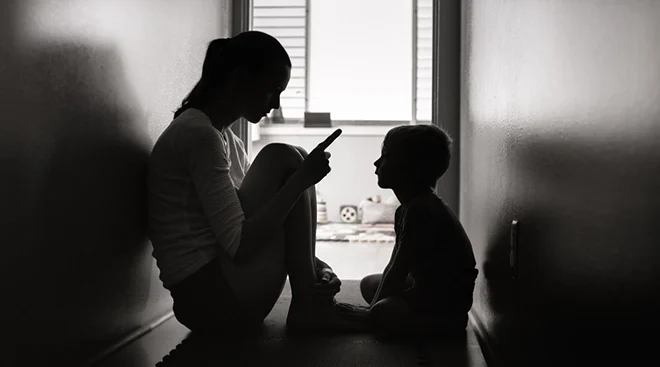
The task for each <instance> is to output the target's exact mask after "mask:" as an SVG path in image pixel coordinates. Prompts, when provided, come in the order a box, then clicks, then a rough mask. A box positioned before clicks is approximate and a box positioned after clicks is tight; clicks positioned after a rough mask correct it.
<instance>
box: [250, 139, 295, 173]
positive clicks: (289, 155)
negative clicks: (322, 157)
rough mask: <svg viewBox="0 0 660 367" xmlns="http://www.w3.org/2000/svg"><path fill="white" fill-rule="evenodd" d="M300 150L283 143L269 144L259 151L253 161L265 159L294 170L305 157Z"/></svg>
mask: <svg viewBox="0 0 660 367" xmlns="http://www.w3.org/2000/svg"><path fill="white" fill-rule="evenodd" d="M300 149H302V148H299V147H295V146H293V145H289V144H285V143H270V144H268V145H266V146H265V147H263V148H262V149H261V151H259V154H257V157H256V158H255V161H256V160H257V159H259V160H261V159H267V160H268V161H270V162H273V163H276V164H279V165H282V166H286V167H290V168H296V167H298V166H299V165H300V164H301V163H302V161H303V160H304V156H305V155H303V152H304V150H303V151H302V152H301V151H300ZM305 154H306V153H305Z"/></svg>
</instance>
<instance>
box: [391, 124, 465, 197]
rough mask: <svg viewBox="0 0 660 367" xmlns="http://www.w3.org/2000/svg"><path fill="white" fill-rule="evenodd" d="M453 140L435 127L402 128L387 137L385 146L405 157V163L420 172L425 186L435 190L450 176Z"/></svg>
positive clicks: (413, 126) (425, 125) (402, 126)
mask: <svg viewBox="0 0 660 367" xmlns="http://www.w3.org/2000/svg"><path fill="white" fill-rule="evenodd" d="M451 143H452V139H451V137H450V136H449V134H447V132H446V131H444V130H443V129H441V128H440V127H438V126H436V125H430V124H420V125H401V126H397V127H395V128H393V129H391V130H390V131H388V132H387V135H385V139H384V141H383V145H384V146H385V147H388V148H394V149H396V150H397V152H402V153H403V154H404V159H405V160H406V161H407V162H408V164H410V166H411V167H413V169H415V170H416V171H417V172H419V174H420V176H419V179H420V180H421V181H422V182H421V183H422V184H424V185H428V186H429V187H435V185H436V183H437V182H438V180H439V179H440V177H442V175H444V174H445V172H447V169H448V168H449V162H450V160H451Z"/></svg>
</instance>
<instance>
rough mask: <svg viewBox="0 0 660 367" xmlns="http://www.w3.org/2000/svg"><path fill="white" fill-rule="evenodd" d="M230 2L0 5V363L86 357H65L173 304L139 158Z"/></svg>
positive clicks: (216, 33)
mask: <svg viewBox="0 0 660 367" xmlns="http://www.w3.org/2000/svg"><path fill="white" fill-rule="evenodd" d="M228 5H229V2H228V1H226V0H224V1H215V0H194V1H192V0H168V1H161V0H29V1H28V0H23V1H15V0H14V1H2V2H0V46H1V47H0V48H1V49H2V50H6V52H3V53H2V54H1V55H0V65H2V67H0V85H2V86H3V88H0V100H2V102H3V114H2V117H1V118H0V172H2V173H3V175H2V176H3V177H2V184H1V185H0V203H2V208H3V210H0V246H1V249H2V256H0V278H2V279H3V285H2V292H1V293H2V296H3V302H1V303H0V324H2V325H3V331H4V332H5V334H6V335H11V337H10V339H11V340H7V341H8V342H9V343H3V345H2V351H3V352H2V353H0V365H2V366H8V365H12V364H11V362H9V363H7V361H6V360H5V359H6V358H9V359H11V358H12V355H11V354H13V353H15V354H16V357H17V358H18V357H20V359H18V360H20V362H21V365H35V366H37V365H55V364H64V365H69V366H74V365H76V366H77V365H83V364H81V363H78V362H75V361H68V362H67V363H64V362H62V361H61V360H60V359H61V358H64V357H63V355H65V354H67V353H68V352H70V353H71V354H70V357H75V359H82V358H84V357H86V356H87V354H89V355H90V356H91V355H93V354H95V352H97V351H98V350H97V349H98V348H101V347H103V346H104V345H105V343H106V342H115V341H117V340H118V339H119V338H120V337H121V336H123V335H125V334H126V333H128V332H130V331H132V330H134V329H135V328H137V327H140V326H141V325H145V324H147V323H149V322H150V321H151V320H153V319H154V318H155V317H158V316H161V315H162V314H163V313H166V312H168V311H170V310H171V305H172V301H171V298H170V295H169V293H168V292H167V291H166V290H165V289H164V288H163V287H162V285H161V282H160V280H159V279H158V269H157V268H156V266H155V262H154V260H153V257H152V256H151V251H152V249H151V245H150V244H149V242H148V241H147V238H146V225H145V220H146V213H145V205H144V203H145V195H144V177H145V176H144V175H145V169H146V159H147V157H148V154H149V151H150V149H151V145H152V142H153V141H154V140H155V139H156V138H157V137H158V135H159V134H160V132H161V131H162V130H163V129H164V128H165V127H166V126H167V124H169V122H170V121H171V119H172V111H173V110H174V109H175V108H176V107H177V106H178V105H179V104H180V103H181V99H183V97H185V95H186V93H187V92H188V91H189V90H190V88H191V87H192V85H194V83H195V82H196V81H197V79H198V78H199V75H200V72H201V65H202V60H203V58H204V54H205V51H206V45H207V43H208V42H209V41H211V40H212V39H213V38H216V37H222V36H226V35H227V33H228V24H229V22H228V20H229V17H228V8H229V7H228ZM46 346H51V347H53V350H48V351H46V350H45V349H49V348H46ZM90 348H91V349H90ZM42 358H43V359H47V360H48V362H47V363H37V361H36V359H42ZM33 359H35V360H33ZM60 362H61V363H60ZM69 362H70V363H69Z"/></svg>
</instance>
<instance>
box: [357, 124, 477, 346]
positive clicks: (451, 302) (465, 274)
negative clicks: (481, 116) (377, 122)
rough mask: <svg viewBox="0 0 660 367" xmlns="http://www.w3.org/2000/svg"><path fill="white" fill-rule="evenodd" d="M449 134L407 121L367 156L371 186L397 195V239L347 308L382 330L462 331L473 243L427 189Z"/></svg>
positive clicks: (472, 275) (444, 164) (443, 158)
mask: <svg viewBox="0 0 660 367" xmlns="http://www.w3.org/2000/svg"><path fill="white" fill-rule="evenodd" d="M450 144H451V138H450V137H449V136H448V135H447V134H446V133H445V132H444V131H443V130H442V129H440V128H438V127H436V126H434V125H406V126H398V127H396V128H393V129H392V130H390V131H389V132H388V133H387V135H386V136H385V139H384V142H383V147H382V154H381V157H380V158H379V159H378V160H377V161H376V162H375V163H374V165H375V166H376V175H378V185H379V186H380V187H381V188H388V189H392V190H393V191H394V194H395V195H396V196H397V198H398V199H399V201H400V202H401V206H400V207H399V208H398V209H397V211H396V214H395V231H396V244H395V246H394V249H393V251H392V257H391V259H390V262H389V264H388V265H387V267H386V268H385V270H384V272H383V274H382V275H381V274H374V275H369V276H367V277H365V278H364V279H363V280H362V282H361V284H360V286H361V290H362V295H363V297H364V299H365V300H366V301H367V302H368V303H369V305H370V306H369V307H367V308H365V309H360V308H359V307H355V308H353V311H348V312H355V313H356V314H357V315H361V316H365V315H366V316H367V320H369V323H370V324H371V325H372V326H373V327H374V330H376V331H378V332H383V333H385V334H401V333H404V334H408V333H414V334H417V333H429V332H430V333H436V332H438V333H442V334H445V333H450V334H453V333H454V332H458V333H462V332H464V331H465V328H466V326H467V313H468V311H469V310H470V308H471V307H472V293H473V290H474V282H475V279H476V276H477V274H478V270H477V269H476V268H475V266H476V262H475V259H474V253H473V250H472V245H471V243H470V240H469V239H468V237H467V235H466V233H465V231H464V229H463V226H462V225H461V223H460V221H459V220H458V218H457V217H456V215H455V214H454V213H453V212H452V210H451V209H450V208H449V207H448V206H447V205H446V204H445V203H444V202H443V200H442V199H441V198H439V197H438V196H437V195H436V194H435V193H434V188H435V185H436V183H437V181H438V179H439V178H440V177H441V176H442V175H443V174H444V173H445V172H446V171H447V168H448V166H449V161H450Z"/></svg>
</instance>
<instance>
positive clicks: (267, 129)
mask: <svg viewBox="0 0 660 367" xmlns="http://www.w3.org/2000/svg"><path fill="white" fill-rule="evenodd" d="M393 127H394V126H386V125H382V126H356V125H340V124H339V125H337V126H333V127H304V126H302V125H297V126H272V125H260V126H259V135H260V136H281V135H297V136H327V135H330V134H332V132H333V131H335V130H336V129H341V130H342V136H385V134H386V133H387V132H388V131H389V130H390V129H392V128H393Z"/></svg>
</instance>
